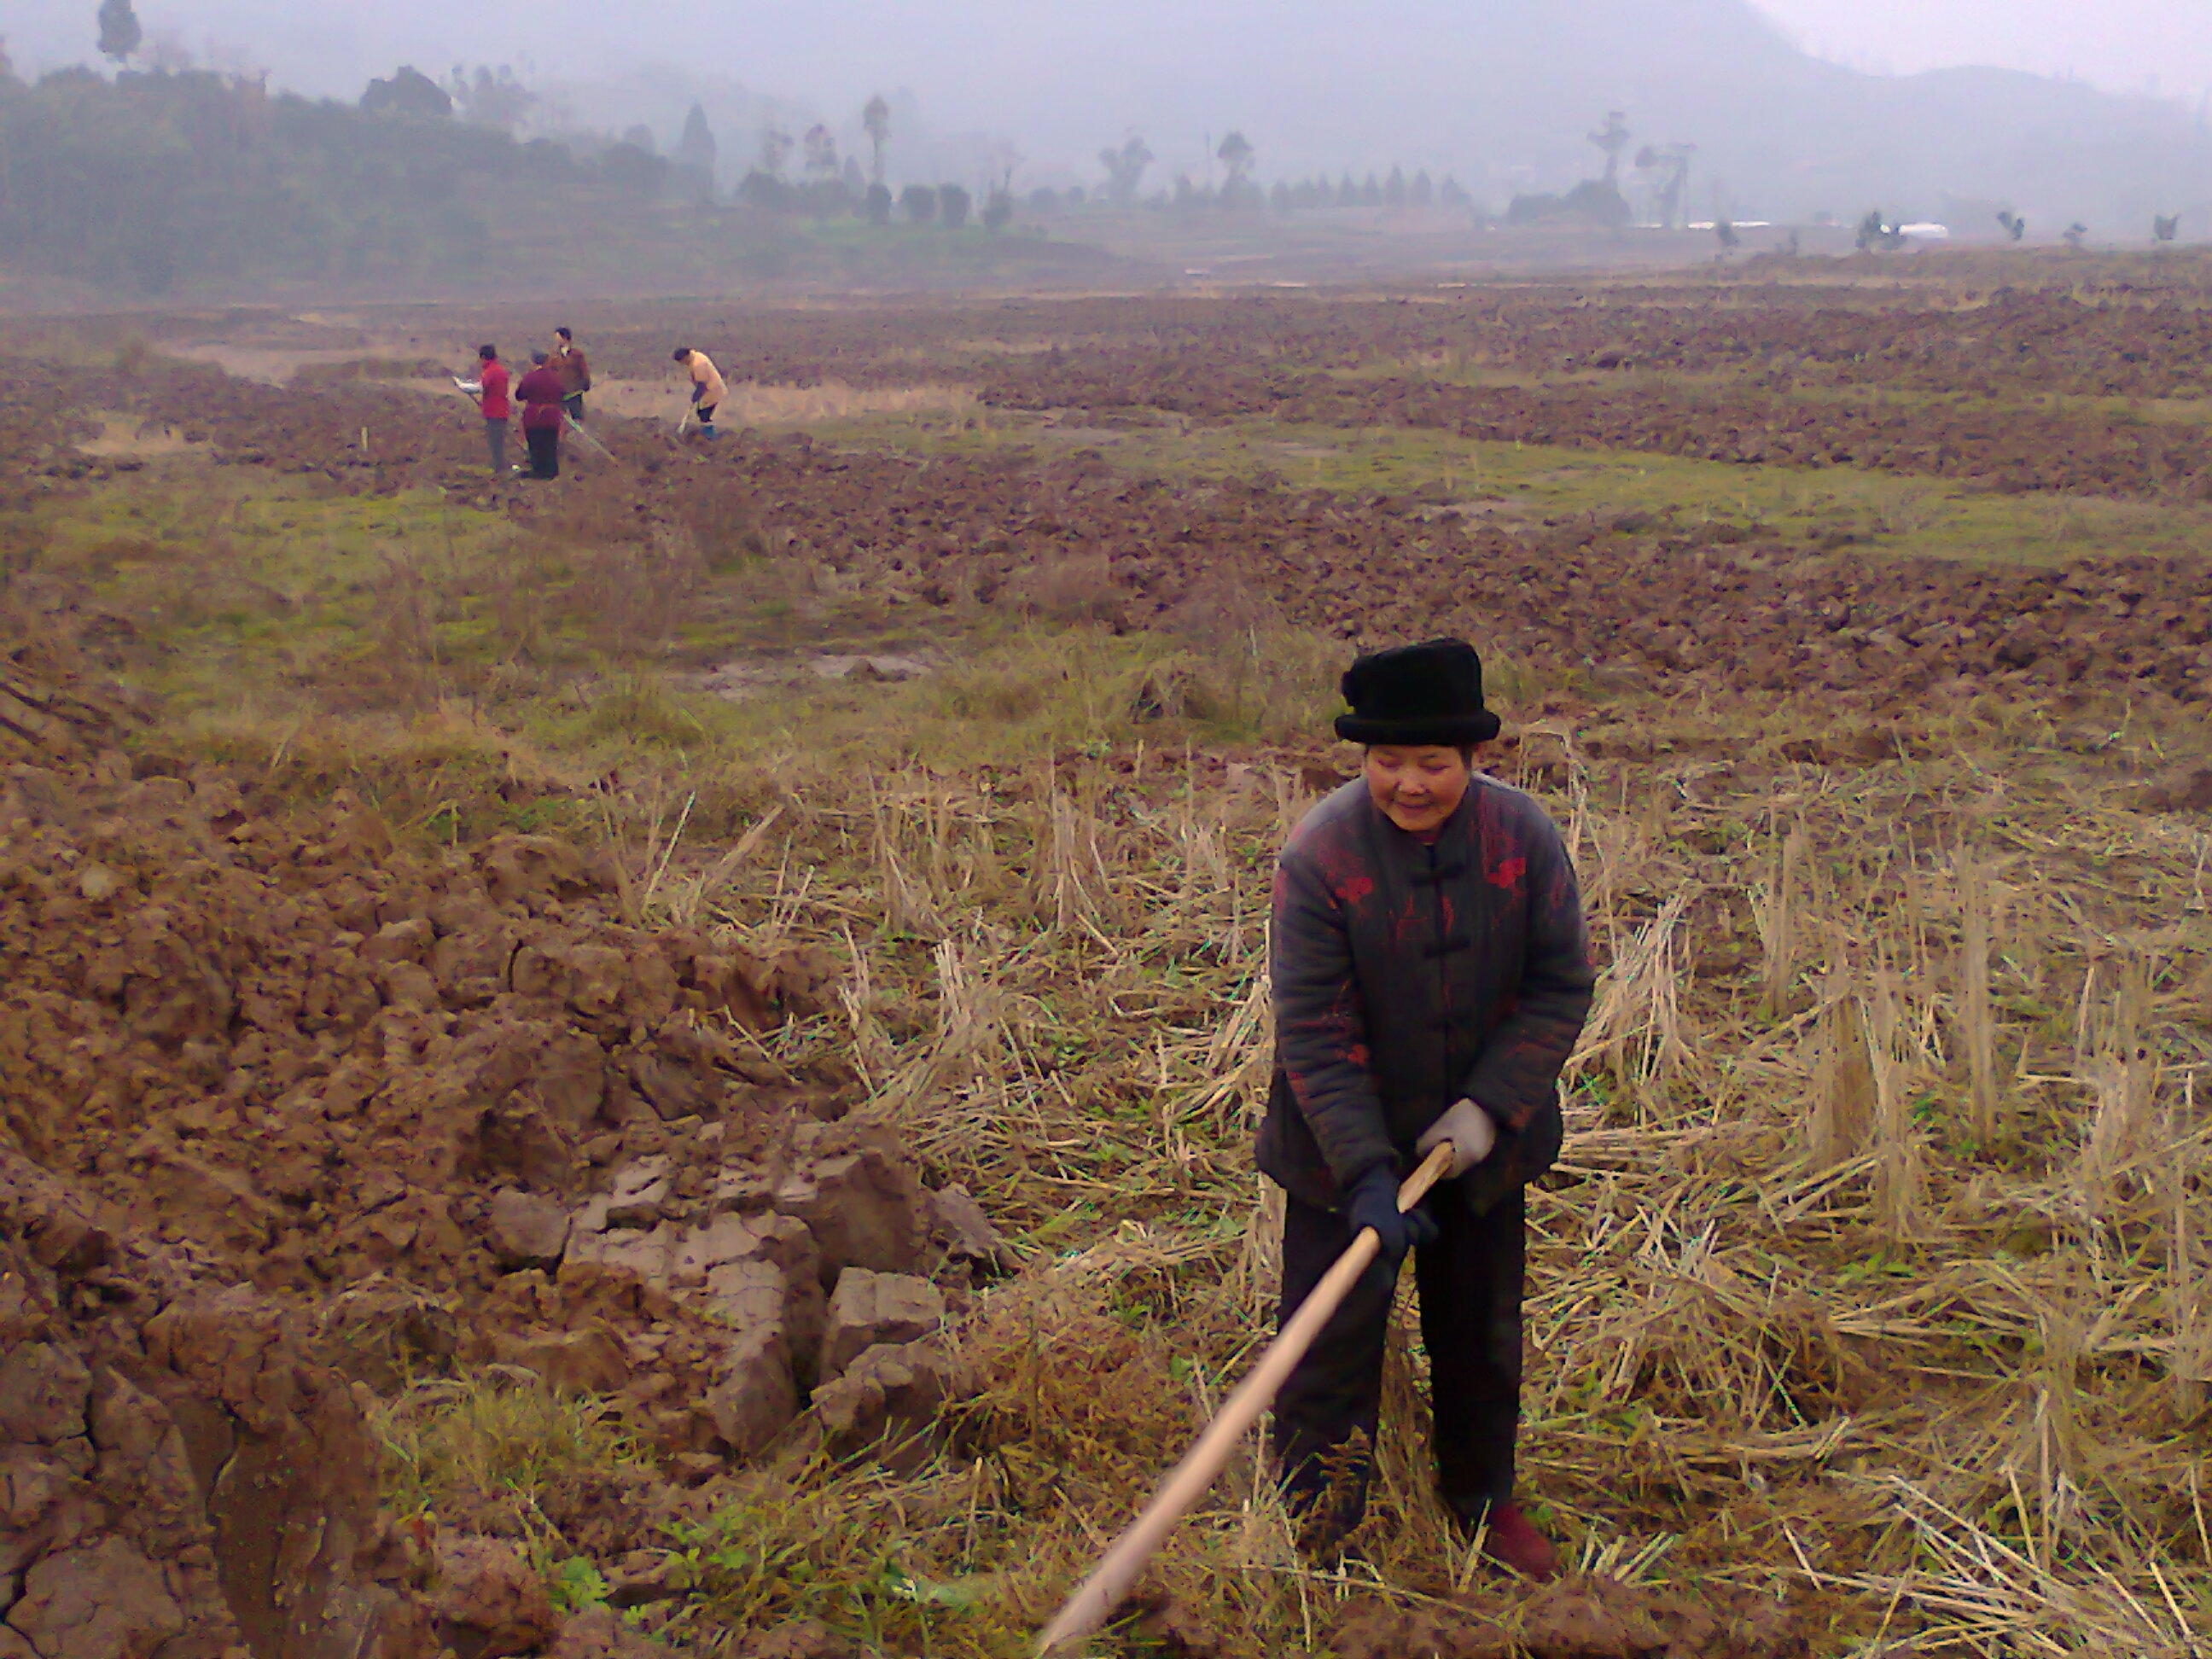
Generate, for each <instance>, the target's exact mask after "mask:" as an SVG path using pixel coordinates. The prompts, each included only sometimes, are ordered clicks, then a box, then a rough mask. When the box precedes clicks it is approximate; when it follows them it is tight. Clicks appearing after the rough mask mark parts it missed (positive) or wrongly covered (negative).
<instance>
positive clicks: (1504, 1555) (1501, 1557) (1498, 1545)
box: [1482, 1504, 1559, 1584]
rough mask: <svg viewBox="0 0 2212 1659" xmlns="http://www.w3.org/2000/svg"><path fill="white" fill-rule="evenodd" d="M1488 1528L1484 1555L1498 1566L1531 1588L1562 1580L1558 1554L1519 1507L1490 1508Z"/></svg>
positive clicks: (1484, 1541) (1504, 1505)
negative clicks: (1517, 1576)
mask: <svg viewBox="0 0 2212 1659" xmlns="http://www.w3.org/2000/svg"><path fill="white" fill-rule="evenodd" d="M1489 1524H1490V1529H1489V1531H1488V1532H1486V1534H1484V1535H1483V1540H1482V1553H1484V1554H1485V1555H1486V1556H1488V1557H1489V1558H1490V1559H1492V1561H1495V1562H1496V1563H1498V1565H1499V1566H1501V1567H1508V1568H1510V1569H1511V1570H1512V1571H1515V1572H1517V1573H1519V1574H1520V1575H1521V1576H1522V1577H1523V1578H1526V1579H1527V1580H1528V1582H1529V1583H1532V1584H1545V1583H1550V1582H1551V1581H1552V1580H1553V1578H1555V1577H1558V1576H1559V1551H1557V1550H1556V1549H1553V1547H1552V1541H1551V1540H1550V1539H1548V1538H1547V1537H1545V1536H1544V1534H1542V1533H1541V1532H1538V1531H1537V1530H1536V1528H1535V1526H1534V1523H1532V1522H1530V1521H1529V1519H1528V1516H1527V1515H1525V1514H1523V1513H1522V1509H1521V1506H1520V1505H1519V1504H1492V1505H1491V1509H1490V1517H1489Z"/></svg>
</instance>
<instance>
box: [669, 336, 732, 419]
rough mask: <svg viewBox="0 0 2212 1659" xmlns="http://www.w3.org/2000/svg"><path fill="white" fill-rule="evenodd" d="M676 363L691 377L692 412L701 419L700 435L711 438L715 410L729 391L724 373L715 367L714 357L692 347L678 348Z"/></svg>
mask: <svg viewBox="0 0 2212 1659" xmlns="http://www.w3.org/2000/svg"><path fill="white" fill-rule="evenodd" d="M676 361H677V362H679V363H681V364H683V365H684V370H685V372H686V373H688V374H690V376H691V412H692V413H693V414H695V415H696V416H698V417H699V435H700V436H701V437H702V438H711V437H713V436H714V410H715V409H716V408H717V407H718V406H719V405H720V403H721V401H722V398H723V397H724V395H725V394H726V392H728V390H729V388H728V387H727V386H724V385H723V384H722V371H721V370H720V369H719V368H715V367H714V359H713V358H712V357H709V356H708V355H707V354H706V353H705V352H703V351H697V350H695V349H692V348H691V347H690V346H678V347H677V348H676Z"/></svg>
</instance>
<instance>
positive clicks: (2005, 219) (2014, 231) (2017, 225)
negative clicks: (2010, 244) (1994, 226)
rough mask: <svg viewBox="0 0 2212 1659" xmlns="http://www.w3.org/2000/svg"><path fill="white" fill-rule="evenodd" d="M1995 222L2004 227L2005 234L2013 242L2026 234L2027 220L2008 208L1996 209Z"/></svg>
mask: <svg viewBox="0 0 2212 1659" xmlns="http://www.w3.org/2000/svg"><path fill="white" fill-rule="evenodd" d="M1997 222H1998V223H1999V224H2001V225H2002V226H2003V227H2004V231H2005V234H2006V235H2007V236H2009V237H2010V238H2011V239H2012V240H2014V241H2015V242H2017V241H2018V240H2020V239H2021V237H2023V236H2025V235H2027V220H2025V219H2023V218H2021V216H2020V215H2018V214H2017V213H2015V212H2014V211H2013V210H2011V209H2010V208H1999V209H1998V210H1997Z"/></svg>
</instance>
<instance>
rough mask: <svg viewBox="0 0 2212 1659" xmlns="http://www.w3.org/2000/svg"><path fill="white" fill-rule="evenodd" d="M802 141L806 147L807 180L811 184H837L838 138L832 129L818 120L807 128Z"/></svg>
mask: <svg viewBox="0 0 2212 1659" xmlns="http://www.w3.org/2000/svg"><path fill="white" fill-rule="evenodd" d="M799 142H800V143H801V144H803V145H804V146H805V152H806V159H805V162H804V163H803V165H804V166H805V168H806V182H807V183H809V184H811V185H827V184H835V183H836V179H837V139H836V135H835V134H834V133H832V132H831V131H829V128H828V127H826V126H824V125H822V123H820V122H819V121H817V122H816V123H815V124H814V125H812V126H811V127H809V128H807V129H806V137H804V138H803V139H801V140H800V141H799Z"/></svg>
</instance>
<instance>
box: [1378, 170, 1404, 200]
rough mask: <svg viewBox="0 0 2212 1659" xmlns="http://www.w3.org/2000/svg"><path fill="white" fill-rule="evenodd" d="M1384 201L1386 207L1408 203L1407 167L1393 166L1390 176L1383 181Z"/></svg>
mask: <svg viewBox="0 0 2212 1659" xmlns="http://www.w3.org/2000/svg"><path fill="white" fill-rule="evenodd" d="M1383 205H1385V206H1386V207H1394V208H1401V207H1403V206H1405V205H1406V169H1405V168H1403V167H1397V166H1395V165H1394V166H1393V167H1391V169H1390V176H1389V178H1388V179H1384V180H1383Z"/></svg>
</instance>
